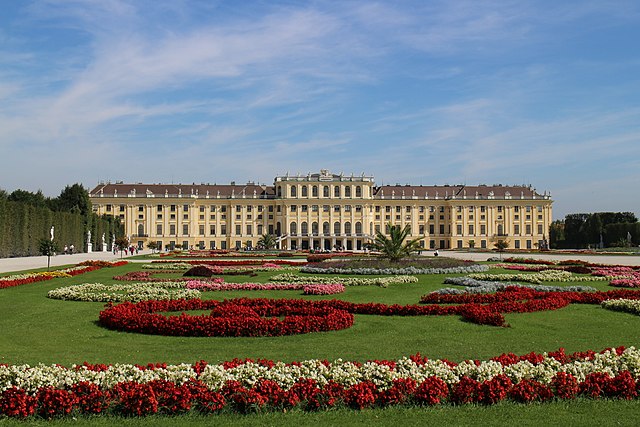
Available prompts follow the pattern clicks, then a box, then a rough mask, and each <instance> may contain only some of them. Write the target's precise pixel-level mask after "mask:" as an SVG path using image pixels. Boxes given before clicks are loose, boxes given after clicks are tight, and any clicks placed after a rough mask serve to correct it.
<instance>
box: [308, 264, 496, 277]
mask: <svg viewBox="0 0 640 427" xmlns="http://www.w3.org/2000/svg"><path fill="white" fill-rule="evenodd" d="M487 270H489V266H487V265H484V264H475V265H469V266H465V267H451V268H416V267H404V268H335V267H327V268H320V267H309V266H305V267H302V268H300V271H301V272H302V273H314V274H357V275H411V274H457V273H463V274H465V273H478V272H482V271H487Z"/></svg>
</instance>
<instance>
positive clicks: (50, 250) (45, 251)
mask: <svg viewBox="0 0 640 427" xmlns="http://www.w3.org/2000/svg"><path fill="white" fill-rule="evenodd" d="M38 250H39V252H40V255H44V256H46V257H47V271H49V268H51V257H52V256H53V255H55V253H56V252H57V251H58V245H57V244H56V242H55V241H53V240H51V239H45V238H42V239H40V242H39V244H38Z"/></svg>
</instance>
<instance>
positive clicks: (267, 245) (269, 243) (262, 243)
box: [258, 234, 276, 251]
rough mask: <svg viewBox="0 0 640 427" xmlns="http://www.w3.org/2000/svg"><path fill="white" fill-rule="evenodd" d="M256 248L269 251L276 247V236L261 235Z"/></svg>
mask: <svg viewBox="0 0 640 427" xmlns="http://www.w3.org/2000/svg"><path fill="white" fill-rule="evenodd" d="M258 247H260V248H264V249H265V250H267V251H268V250H270V249H273V248H275V247H276V236H274V235H273V234H263V235H262V236H261V237H260V240H258Z"/></svg>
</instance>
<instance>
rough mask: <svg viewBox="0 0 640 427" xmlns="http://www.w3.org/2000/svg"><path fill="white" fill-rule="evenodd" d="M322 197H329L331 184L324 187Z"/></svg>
mask: <svg viewBox="0 0 640 427" xmlns="http://www.w3.org/2000/svg"><path fill="white" fill-rule="evenodd" d="M322 197H329V186H328V185H325V186H324V187H322Z"/></svg>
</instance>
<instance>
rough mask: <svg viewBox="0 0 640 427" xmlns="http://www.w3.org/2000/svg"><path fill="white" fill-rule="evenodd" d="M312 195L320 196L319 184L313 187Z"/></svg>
mask: <svg viewBox="0 0 640 427" xmlns="http://www.w3.org/2000/svg"><path fill="white" fill-rule="evenodd" d="M311 197H318V186H317V185H314V186H313V187H311Z"/></svg>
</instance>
